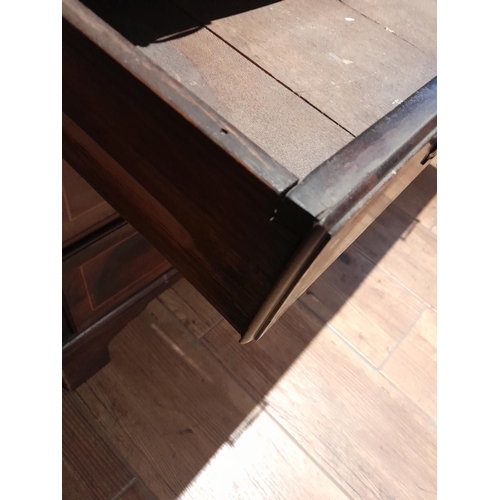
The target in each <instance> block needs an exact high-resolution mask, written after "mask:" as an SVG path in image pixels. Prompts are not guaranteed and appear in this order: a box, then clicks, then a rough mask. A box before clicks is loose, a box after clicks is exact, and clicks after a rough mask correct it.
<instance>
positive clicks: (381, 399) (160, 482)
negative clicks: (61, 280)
mask: <svg viewBox="0 0 500 500" xmlns="http://www.w3.org/2000/svg"><path fill="white" fill-rule="evenodd" d="M237 339H238V335H237V334H236V333H235V332H234V331H233V330H232V329H231V327H229V325H228V324H227V323H226V322H225V321H223V320H222V319H221V317H220V315H219V314H218V313H217V312H216V311H215V310H214V309H213V308H212V307H211V306H210V305H209V304H207V303H206V301H205V300H204V299H203V298H202V297H201V296H200V295H199V294H198V293H197V292H196V291H195V290H194V289H193V288H192V287H191V286H190V285H189V284H188V283H187V282H186V281H184V280H182V281H181V282H179V283H178V284H177V285H175V287H174V288H173V289H170V290H168V291H167V292H165V293H164V294H163V295H162V296H161V297H160V298H159V299H158V300H155V301H154V302H152V303H151V304H150V305H149V307H148V309H147V310H146V311H145V312H144V313H143V314H142V315H141V316H140V317H138V318H137V319H136V320H135V321H133V322H132V323H131V324H130V325H129V326H128V327H127V328H126V329H125V330H124V331H123V332H121V333H120V334H119V335H118V336H117V337H116V339H115V340H114V341H113V342H112V344H111V347H110V353H111V360H112V361H111V363H110V364H109V365H108V366H107V367H106V368H104V369H103V370H102V371H101V372H100V373H98V374H97V375H96V376H94V377H93V378H92V379H91V380H89V381H88V382H87V383H86V384H85V385H83V386H82V387H81V388H80V389H79V390H78V391H77V393H72V394H68V393H65V394H64V396H63V402H64V430H63V473H64V476H63V477H64V488H63V489H64V498H65V499H71V500H72V499H87V498H88V499H91V498H92V499H93V498H96V499H118V498H121V499H125V500H133V499H153V498H155V497H156V498H158V499H161V500H163V499H173V498H182V499H188V498H189V499H212V498H214V499H252V500H254V499H260V498H262V499H275V498H276V499H279V498H283V499H287V500H289V499H295V498H304V499H312V498H318V499H339V500H345V499H359V500H372V499H373V500H375V499H379V500H385V499H398V500H399V499H431V498H435V497H436V171H435V169H433V168H428V169H426V170H425V171H424V172H423V173H422V174H421V175H420V176H419V178H417V179H416V181H415V182H414V183H413V184H412V185H411V186H410V187H409V188H408V189H407V190H406V191H405V192H404V193H403V194H402V195H401V196H400V198H399V199H398V200H396V202H395V203H394V204H393V205H391V207H389V209H388V210H386V212H384V214H382V216H381V217H380V218H379V219H377V221H376V222H375V223H374V224H373V225H372V227H370V228H369V229H368V230H367V231H366V232H365V233H364V234H363V235H362V236H361V237H360V238H359V239H358V240H357V241H356V243H355V244H354V245H353V246H352V247H351V248H350V249H349V250H348V251H347V252H345V254H344V255H343V256H342V258H341V259H339V260H338V261H337V262H336V263H334V264H333V265H332V266H331V268H330V269H329V270H328V271H327V272H326V273H325V274H324V275H323V276H322V277H321V278H320V279H319V280H318V281H317V282H316V283H315V284H314V285H313V286H312V287H311V288H310V289H309V290H308V292H307V293H306V294H304V296H303V297H302V298H301V299H300V300H299V301H298V302H297V303H296V304H295V305H293V306H292V308H291V309H290V310H289V311H288V312H287V313H286V314H285V315H284V316H283V317H282V318H281V319H280V321H279V322H278V323H277V324H276V325H275V326H274V327H273V328H272V330H271V331H270V332H268V333H267V334H266V335H265V336H264V338H263V339H262V340H261V341H259V342H256V343H251V344H249V345H240V344H238V342H237Z"/></svg>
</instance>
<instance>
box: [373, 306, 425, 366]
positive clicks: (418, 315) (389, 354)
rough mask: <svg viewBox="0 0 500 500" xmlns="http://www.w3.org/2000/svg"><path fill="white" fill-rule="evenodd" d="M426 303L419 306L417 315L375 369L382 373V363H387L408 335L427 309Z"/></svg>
mask: <svg viewBox="0 0 500 500" xmlns="http://www.w3.org/2000/svg"><path fill="white" fill-rule="evenodd" d="M427 308H428V307H427V305H423V306H422V307H421V308H420V311H419V312H418V314H417V317H416V318H415V319H414V320H413V321H412V323H411V325H410V326H409V327H408V328H407V330H406V332H405V333H403V335H401V337H400V338H399V340H398V341H397V342H396V343H395V344H394V345H393V346H392V348H391V350H390V351H389V353H388V354H387V356H386V357H385V359H384V360H383V361H382V363H381V364H380V366H379V367H378V368H377V370H378V371H379V372H381V373H382V368H383V367H384V365H385V364H386V363H387V361H389V359H390V358H391V356H392V355H393V354H394V352H396V350H397V349H398V347H399V346H400V345H401V343H402V342H403V340H404V339H405V338H406V337H408V335H409V334H410V332H411V331H412V330H413V327H414V326H415V325H416V324H417V322H418V321H419V320H420V318H421V317H422V314H423V313H424V311H425V310H426V309H427Z"/></svg>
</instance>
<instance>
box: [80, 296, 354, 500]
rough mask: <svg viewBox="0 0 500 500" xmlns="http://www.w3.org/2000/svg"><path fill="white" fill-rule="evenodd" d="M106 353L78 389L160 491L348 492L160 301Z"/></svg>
mask: <svg viewBox="0 0 500 500" xmlns="http://www.w3.org/2000/svg"><path fill="white" fill-rule="evenodd" d="M111 359H112V362H111V364H110V365H108V366H107V367H106V368H105V369H104V370H102V371H101V372H99V373H98V374H97V375H96V376H94V377H93V378H92V379H91V380H90V381H89V382H87V383H86V384H84V385H83V386H82V387H80V389H79V390H78V392H79V394H80V395H81V397H82V398H83V399H84V400H85V402H86V403H87V404H88V405H89V407H90V408H91V409H92V412H93V414H94V415H95V417H96V419H98V421H99V422H100V423H101V424H102V426H103V427H104V428H105V429H106V432H107V433H108V435H109V437H110V439H111V440H112V442H113V443H114V444H115V446H116V447H117V448H118V449H119V450H120V453H121V454H122V455H123V456H124V457H126V459H127V461H128V462H129V463H130V464H131V466H132V467H133V468H134V469H135V470H136V471H137V473H138V475H139V476H140V478H141V479H142V480H143V481H144V483H145V484H146V485H147V486H148V488H149V489H150V490H151V491H152V493H153V494H154V495H156V496H157V497H158V498H160V499H162V500H163V499H168V498H177V497H179V496H180V498H193V499H205V498H217V499H219V498H228V499H231V498H238V499H247V498H248V499H252V500H253V499H259V498H262V499H266V498H277V499H279V498H282V499H294V498H296V499H310V498H318V499H324V498H332V499H339V500H347V498H348V497H346V496H345V494H344V493H343V492H342V490H341V489H340V488H339V487H338V486H337V485H336V484H335V482H333V481H332V480H331V478H329V477H328V475H327V474H325V473H324V472H323V471H322V469H321V468H320V467H318V466H317V465H316V464H315V462H314V461H313V460H311V458H310V457H309V456H308V455H307V454H306V453H305V452H304V451H302V450H301V448H300V447H299V446H297V444H296V443H295V442H294V441H293V440H292V439H291V438H290V437H289V436H288V435H287V434H286V433H285V432H284V431H283V430H282V429H281V428H280V427H279V426H278V425H277V424H276V423H275V422H274V421H273V420H272V419H271V418H270V417H269V415H267V414H266V413H265V412H263V411H262V408H261V407H260V406H258V405H257V404H256V402H255V401H254V400H253V399H252V398H251V397H250V396H249V395H248V394H247V392H245V391H244V390H243V389H242V388H241V386H240V384H239V383H237V382H236V380H235V379H234V378H233V377H232V376H231V375H230V374H229V373H228V372H227V370H226V369H224V367H223V366H222V365H221V363H220V362H219V361H218V360H217V359H216V357H214V356H213V355H211V354H210V352H209V350H208V349H207V347H206V345H205V344H204V343H203V342H202V341H199V340H197V339H196V338H194V337H193V336H191V335H188V334H187V332H186V331H185V330H184V329H180V328H179V324H178V322H177V320H175V319H174V318H173V317H172V313H171V312H169V311H168V310H167V309H166V308H165V307H164V306H163V305H161V304H160V303H159V302H157V301H154V302H153V303H151V304H150V306H149V307H148V309H147V310H146V311H145V313H143V314H142V315H141V316H139V317H138V318H137V319H136V320H134V321H133V322H132V323H130V324H129V325H128V326H127V327H126V328H125V329H124V330H123V331H122V332H121V333H120V335H118V337H117V338H116V339H115V341H114V342H113V344H112V346H111Z"/></svg>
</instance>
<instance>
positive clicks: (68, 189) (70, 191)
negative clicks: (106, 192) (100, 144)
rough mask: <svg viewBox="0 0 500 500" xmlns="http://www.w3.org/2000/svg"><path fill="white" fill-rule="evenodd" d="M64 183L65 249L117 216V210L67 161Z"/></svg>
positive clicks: (63, 225)
mask: <svg viewBox="0 0 500 500" xmlns="http://www.w3.org/2000/svg"><path fill="white" fill-rule="evenodd" d="M62 186H63V192H62V197H63V200H62V237H63V248H65V247H67V246H68V245H69V244H71V243H73V242H75V241H77V240H78V239H80V238H82V237H83V236H85V235H87V234H89V233H91V232H92V231H94V230H95V229H98V228H99V227H101V226H103V225H104V224H106V223H108V222H110V221H112V220H114V219H116V218H118V214H117V213H116V211H115V210H113V208H112V207H111V206H110V205H109V204H108V203H106V202H105V201H104V200H103V199H102V198H101V197H100V196H99V195H98V194H97V192H96V191H95V190H94V189H92V188H91V187H90V186H89V184H88V183H87V182H86V181H85V180H84V179H83V178H82V177H80V175H78V174H77V173H76V172H75V171H74V170H73V169H72V168H71V167H70V165H69V164H68V163H67V162H66V161H64V160H63V162H62Z"/></svg>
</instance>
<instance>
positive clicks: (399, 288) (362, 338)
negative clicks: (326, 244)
mask: <svg viewBox="0 0 500 500" xmlns="http://www.w3.org/2000/svg"><path fill="white" fill-rule="evenodd" d="M300 300H301V301H302V302H303V303H304V304H306V305H307V307H309V309H311V310H312V311H314V313H315V314H317V315H318V316H319V317H320V318H321V319H322V320H323V321H325V322H326V323H328V324H329V325H331V326H332V327H333V328H334V329H335V330H336V331H337V332H338V333H339V334H340V335H342V336H343V337H344V338H345V339H346V340H347V341H348V342H349V343H350V344H351V345H353V346H354V347H355V348H356V349H357V350H359V351H360V352H361V353H362V354H363V355H364V356H366V357H367V358H368V359H369V360H370V361H371V362H372V363H373V364H374V365H375V366H379V365H380V364H381V363H382V362H383V361H384V359H385V358H386V357H387V355H388V354H389V353H390V352H391V350H392V349H393V347H394V346H395V345H396V344H397V342H398V341H399V340H400V339H401V338H402V337H403V336H404V335H405V334H406V333H407V332H408V330H409V329H410V328H411V326H412V325H413V323H414V322H415V320H416V319H417V317H418V315H419V313H420V311H421V310H422V308H423V303H422V301H420V300H419V299H418V298H417V297H415V295H414V294H412V293H411V292H410V291H408V290H407V289H406V288H405V287H404V286H403V285H401V284H400V283H399V282H398V281H397V280H396V279H395V278H393V277H392V276H391V275H390V274H388V273H387V272H384V271H383V270H381V269H379V268H377V267H374V265H373V263H372V262H371V261H370V260H369V259H367V258H366V257H365V256H364V255H363V254H362V253H360V252H359V251H358V250H356V249H355V248H353V247H351V248H350V249H348V250H347V251H346V252H345V253H344V254H343V255H342V256H341V257H340V258H339V259H337V260H336V261H335V262H334V263H333V264H332V265H331V266H330V267H329V268H328V269H327V270H326V271H325V272H324V273H323V275H322V276H321V277H320V278H319V279H318V280H317V281H316V282H315V283H313V284H312V285H311V286H310V287H309V289H308V290H307V291H306V293H305V294H303V295H302V297H301V299H300Z"/></svg>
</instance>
